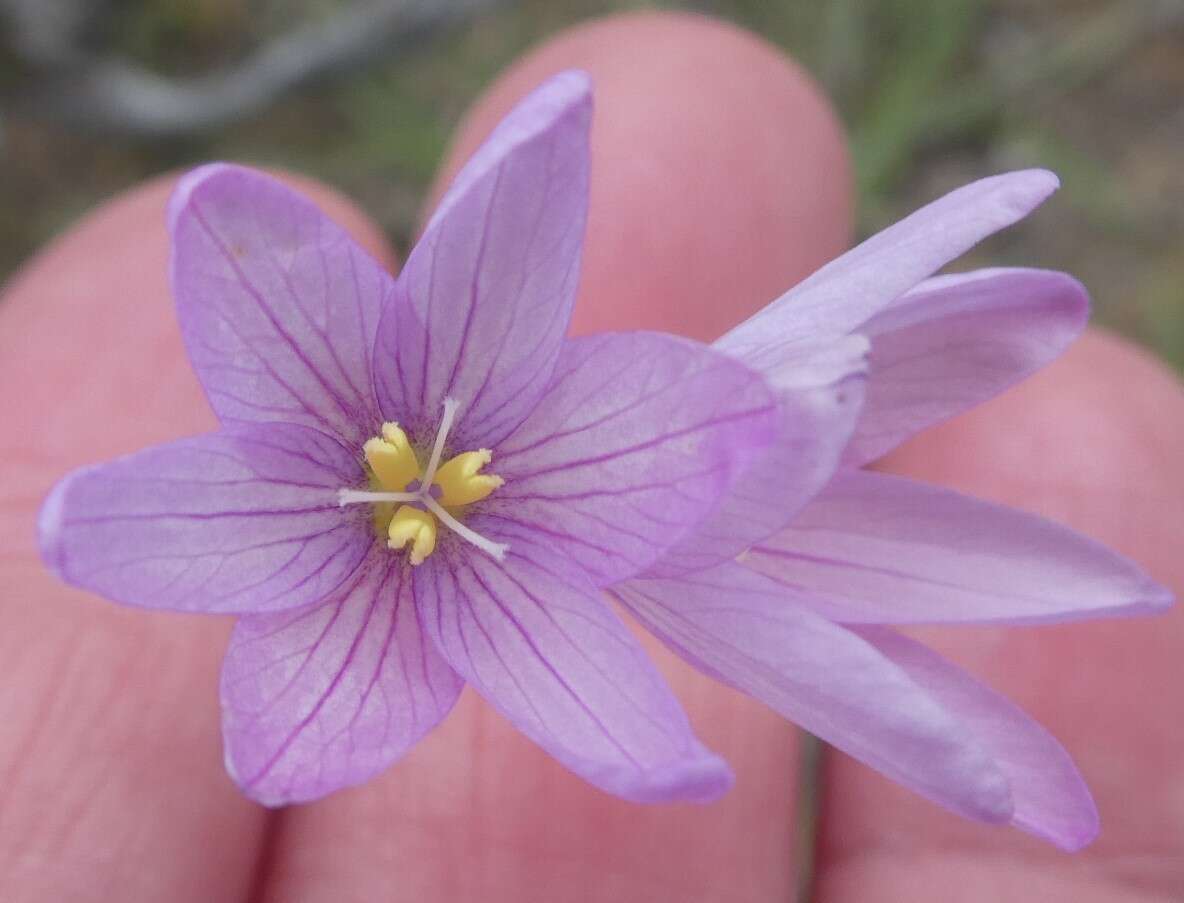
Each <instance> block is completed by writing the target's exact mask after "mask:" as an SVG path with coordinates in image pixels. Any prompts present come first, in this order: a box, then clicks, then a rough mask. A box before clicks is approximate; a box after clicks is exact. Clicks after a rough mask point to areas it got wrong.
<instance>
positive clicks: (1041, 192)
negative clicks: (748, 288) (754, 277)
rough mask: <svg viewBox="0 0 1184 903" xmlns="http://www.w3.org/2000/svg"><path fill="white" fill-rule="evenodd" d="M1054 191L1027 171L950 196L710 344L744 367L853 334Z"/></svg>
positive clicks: (1044, 176) (1046, 175)
mask: <svg viewBox="0 0 1184 903" xmlns="http://www.w3.org/2000/svg"><path fill="white" fill-rule="evenodd" d="M1058 184H1059V183H1058V182H1057V177H1056V176H1054V175H1053V174H1052V173H1050V172H1046V171H1044V170H1037V169H1032V170H1024V171H1021V172H1010V173H1005V174H1003V175H999V176H993V177H991V178H988V179H981V180H979V181H977V182H972V183H971V184H969V185H965V186H963V187H962V188H958V189H957V190H955V191H951V192H950V193H949V194H947V195H945V196H944V197H942V198H939V199H938V200H936V201H934V202H933V203H931V204H927V205H926V206H924V207H922V208H921V209H920V210H918V211H916V212H915V213H913V214H911V215H910V216H907V217H905V218H904V219H902V220H901V221H900V222H898V223H894V224H893V225H891V226H889V227H888V228H887V229H885V230H884V231H882V232H880V233H878V234H876V235H873V236H872V237H871V238H869V239H868V240H867V241H865V242H863V244H861V245H859V246H857V247H855V248H852V249H851V250H850V251H848V252H847V253H846V254H844V255H843V256H841V257H838V258H836V259H835V260H833V261H831V262H830V263H828V264H827V265H826V266H824V267H822V269H820V270H818V271H817V272H815V273H814V274H813V275H811V276H810V277H808V278H807V279H806V280H805V281H803V282H801V283H799V284H798V285H796V286H795V287H794V288H792V289H790V290H789V291H788V292H786V293H785V294H784V295H782V296H781V297H780V298H778V299H777V300H776V301H774V302H773V303H772V304H770V305H769V306H768V307H766V308H765V309H764V310H762V311H760V312H759V313H757V314H755V315H754V316H752V317H750V318H749V319H748V320H746V321H745V322H743V323H741V324H740V325H739V326H737V327H736V328H735V329H733V330H732V331H731V332H729V333H728V334H727V335H725V336H724V337H723V338H721V339H720V340H719V341H718V342H717V343H716V344H717V346H718V347H720V348H722V349H723V350H725V351H728V352H729V353H731V354H735V355H737V356H739V357H740V358H741V359H742V360H744V359H747V358H748V356H750V355H752V354H767V353H769V352H770V351H773V350H776V349H778V348H784V349H787V350H788V349H790V348H792V347H793V346H795V345H797V344H798V343H800V342H802V341H808V340H811V339H815V338H817V337H820V336H828V335H845V334H847V333H849V332H854V331H857V330H858V329H859V328H860V327H861V326H862V325H863V324H864V323H866V322H867V321H868V320H869V319H871V318H872V317H873V316H874V315H875V314H876V313H878V312H879V311H881V310H883V309H884V308H885V307H887V306H888V304H889V303H890V302H892V301H894V300H895V299H896V298H898V297H900V296H901V295H903V294H904V293H905V292H907V291H908V290H909V289H911V288H913V286H915V285H916V284H917V283H919V282H920V281H921V280H922V279H925V278H926V277H928V276H931V275H933V274H934V273H935V272H937V271H938V270H939V269H941V268H942V267H943V266H945V265H946V264H947V263H949V262H950V261H952V260H954V259H955V258H957V257H960V256H961V255H962V254H964V253H965V252H966V251H968V250H969V249H970V248H972V247H974V246H975V245H976V244H978V243H979V242H980V241H982V240H983V239H984V238H986V237H987V236H988V235H991V234H993V233H995V232H998V231H999V230H1000V229H1004V228H1006V227H1007V226H1010V225H1011V224H1013V223H1015V222H1017V221H1019V220H1021V219H1023V218H1024V217H1025V216H1027V215H1028V214H1029V213H1031V212H1032V211H1033V210H1034V209H1035V208H1036V207H1037V206H1039V205H1040V204H1041V203H1042V202H1043V201H1044V200H1045V199H1046V198H1047V197H1048V196H1049V195H1050V194H1052V193H1053V191H1055V190H1056V188H1057V185H1058Z"/></svg>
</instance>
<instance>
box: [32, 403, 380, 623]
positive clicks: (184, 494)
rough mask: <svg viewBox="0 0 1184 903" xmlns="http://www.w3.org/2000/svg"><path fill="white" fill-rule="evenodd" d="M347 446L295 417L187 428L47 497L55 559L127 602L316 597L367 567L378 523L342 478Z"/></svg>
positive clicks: (224, 606)
mask: <svg viewBox="0 0 1184 903" xmlns="http://www.w3.org/2000/svg"><path fill="white" fill-rule="evenodd" d="M362 479H363V476H362V468H361V466H360V464H359V463H358V461H357V460H356V459H355V457H354V455H353V454H352V453H351V452H348V451H346V450H345V449H344V448H342V446H341V445H339V444H338V443H337V442H335V441H333V440H331V439H329V438H328V437H327V436H325V435H324V434H323V433H320V432H317V431H316V430H312V429H309V428H307V427H302V426H294V425H291V424H267V425H258V426H255V427H250V428H246V427H238V428H234V429H230V430H227V431H225V432H222V433H214V434H212V435H208V436H199V437H197V438H194V439H182V440H180V441H177V442H172V443H169V444H167V445H161V446H157V447H156V448H150V449H146V450H144V451H141V452H137V453H136V454H133V455H127V456H126V457H123V458H119V459H117V460H115V461H112V462H111V463H109V464H102V465H98V466H95V467H87V468H83V469H82V470H77V471H75V472H74V473H72V474H70V475H69V476H67V477H66V478H65V479H64V480H62V482H60V483H59V484H58V485H57V486H56V487H55V488H54V490H53V492H52V493H51V494H50V496H49V498H48V499H46V501H45V504H44V506H43V507H42V509H41V516H40V520H39V529H40V534H41V549H42V555H43V557H44V559H45V561H46V562H47V563H48V564H49V566H50V567H51V568H53V570H54V571H55V572H56V573H57V574H58V576H60V577H61V578H62V579H63V580H65V581H67V582H68V583H72V584H74V585H75V586H79V587H82V588H83V589H88V590H91V591H92V592H96V593H99V594H101V595H104V596H106V597H108V598H109V599H113V600H114V601H116V602H123V603H125V604H128V605H138V606H143V607H146V608H167V609H174V610H177V611H207V612H254V611H274V610H277V609H282V608H295V607H298V606H302V605H308V604H310V603H313V602H317V601H319V600H320V599H322V598H324V597H325V596H326V595H327V594H329V593H330V592H332V591H333V590H335V589H336V588H337V587H338V586H339V585H340V584H341V583H342V581H344V580H346V579H347V578H348V577H349V576H350V574H352V573H353V572H354V570H355V569H356V568H357V566H358V563H359V562H360V561H361V560H362V558H363V557H364V556H365V554H366V550H367V549H368V548H369V547H370V546H372V545H373V543H374V534H373V531H372V530H371V529H370V527H369V524H368V523H366V522H365V519H364V518H363V519H361V520H360V519H359V517H358V512H356V511H343V510H342V509H341V508H339V507H338V505H337V490H338V489H340V488H341V487H343V486H352V485H356V484H357V483H358V482H359V481H360V480H362Z"/></svg>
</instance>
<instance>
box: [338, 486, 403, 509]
mask: <svg viewBox="0 0 1184 903" xmlns="http://www.w3.org/2000/svg"><path fill="white" fill-rule="evenodd" d="M418 501H419V493H418V492H368V491H366V490H364V489H338V490H337V504H338V505H340V506H341V507H342V508H344V507H345V506H346V505H361V504H363V503H366V502H370V503H373V502H418Z"/></svg>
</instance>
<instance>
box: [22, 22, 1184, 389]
mask: <svg viewBox="0 0 1184 903" xmlns="http://www.w3.org/2000/svg"><path fill="white" fill-rule="evenodd" d="M37 2H38V0H16V2H14V3H10V4H9V6H10V7H11V8H12V9H17V8H18V7H20V6H21V3H23V4H24V6H25V9H24V12H23V13H22V14H23V15H24V16H25V19H23V20H22V19H21V18H20V16H19V15H13V16H10V18H9V19H8V21H7V32H6V35H5V39H4V41H3V46H2V49H0V115H2V116H3V120H2V128H3V136H2V144H0V157H2V160H0V164H2V168H0V278H3V277H5V276H7V275H8V274H9V273H10V272H11V271H12V270H13V269H14V268H15V267H16V266H17V265H19V263H20V262H21V261H22V260H23V259H25V258H26V257H27V256H28V255H29V254H30V253H31V252H32V251H33V250H34V249H35V248H36V247H37V246H38V244H40V243H41V242H43V241H44V240H45V239H46V238H47V237H49V236H51V235H52V234H54V233H55V232H57V231H58V230H60V229H62V228H63V227H64V226H65V225H67V224H68V223H69V222H70V221H71V220H72V219H74V218H75V217H77V216H79V215H80V214H81V213H83V212H84V211H85V210H86V209H87V208H89V207H91V206H93V205H94V204H96V203H97V202H99V201H100V200H101V199H103V198H105V197H107V196H109V195H110V194H112V193H113V192H115V191H117V190H119V189H121V188H123V187H125V186H127V185H130V184H132V183H134V182H136V181H138V180H140V179H142V178H145V177H146V176H149V175H152V174H154V173H157V172H159V171H161V170H165V169H168V168H172V167H177V166H182V165H185V164H188V163H191V162H195V161H199V160H206V159H210V158H233V159H239V160H244V161H249V162H254V163H257V164H267V165H277V166H283V167H288V168H292V169H296V170H300V171H303V172H306V173H309V174H311V175H314V176H316V177H318V178H320V179H323V180H324V181H326V182H329V183H331V184H333V185H335V186H337V187H339V188H340V189H341V190H343V191H344V192H346V193H348V194H350V195H352V196H353V197H355V198H357V199H359V200H360V201H361V202H362V204H363V205H364V206H365V207H366V209H367V210H369V212H370V213H371V214H372V215H373V216H375V217H376V218H377V219H378V220H379V221H380V222H381V223H382V224H383V226H384V227H385V228H386V229H387V230H388V232H389V233H390V234H391V235H392V237H393V238H394V240H395V241H396V242H397V243H398V244H399V245H400V246H402V247H406V245H407V242H408V239H409V237H410V236H411V233H412V231H413V229H414V224H415V219H416V211H417V205H418V204H419V203H420V201H421V199H422V197H423V194H424V191H425V188H426V186H427V184H428V182H429V180H430V178H431V176H432V173H433V170H434V168H435V166H436V164H437V162H438V161H439V160H440V158H441V155H442V152H443V150H444V147H445V145H446V142H447V139H448V135H449V132H450V130H451V128H452V127H453V125H454V124H455V122H456V121H457V119H458V118H459V116H460V115H461V113H462V111H463V110H464V109H465V107H466V105H467V104H468V103H469V102H470V100H471V99H472V98H473V97H474V96H475V95H476V94H477V92H478V91H479V90H480V89H481V88H482V86H483V85H485V84H486V83H487V82H488V81H489V80H490V79H491V78H492V77H493V76H494V75H495V74H496V73H497V72H498V71H499V70H500V69H501V68H502V67H503V66H505V65H506V64H507V63H508V62H509V61H511V60H512V59H513V58H514V57H515V56H517V55H518V54H519V53H521V52H522V51H523V50H524V49H525V48H527V47H529V46H530V45H532V44H534V43H536V42H538V41H540V40H542V39H544V38H545V37H547V36H548V35H550V34H552V33H554V32H555V31H557V30H559V29H561V28H563V27H564V26H566V25H569V24H571V23H574V22H578V21H580V20H583V19H587V18H590V17H595V16H600V15H604V14H606V13H609V12H613V11H620V10H628V9H638V8H654V7H662V8H681V9H692V10H697V11H701V12H706V13H710V14H713V15H717V16H720V17H723V18H726V19H730V20H732V21H734V22H737V23H739V24H741V25H743V26H745V27H747V28H749V29H751V30H753V31H755V32H757V33H758V34H760V35H763V36H764V37H765V38H766V39H767V40H769V41H771V42H773V43H774V44H777V45H779V46H781V47H783V48H785V50H786V51H787V52H789V53H791V54H792V55H794V56H795V57H796V58H797V59H798V60H799V61H800V62H801V63H802V64H803V65H804V66H805V67H806V68H807V69H809V70H810V71H811V72H812V73H813V74H814V76H815V77H816V78H817V79H818V80H819V81H820V82H821V83H822V85H823V86H824V87H825V88H826V90H827V91H828V92H829V94H830V96H831V97H832V98H833V99H834V101H835V103H836V105H837V106H838V109H839V111H840V114H841V116H842V118H843V120H844V122H845V124H846V126H847V129H848V131H849V133H850V135H851V140H852V144H853V150H854V157H855V161H856V166H857V174H858V184H859V192H860V196H859V205H860V206H859V216H860V219H859V227H860V233H861V235H865V234H867V233H869V232H871V231H874V230H875V229H877V228H879V227H881V226H883V225H885V224H887V223H888V222H890V221H891V220H893V219H896V218H898V217H899V216H901V215H903V214H904V213H906V212H908V211H909V210H911V209H913V208H915V207H917V206H919V205H920V204H922V203H924V202H925V201H927V200H930V199H932V198H933V197H935V196H937V195H938V194H940V193H942V192H943V191H945V190H948V189H949V188H952V187H954V186H956V185H958V184H961V183H963V182H966V181H970V180H972V179H975V178H978V177H980V176H983V175H987V174H990V173H994V172H998V171H1001V170H1004V169H1011V168H1019V167H1025V166H1036V165H1038V166H1046V167H1049V168H1052V169H1054V170H1056V171H1057V172H1058V173H1059V174H1060V175H1061V177H1062V180H1063V182H1064V185H1065V187H1064V189H1063V191H1062V192H1061V193H1060V195H1058V197H1057V199H1056V201H1055V203H1053V204H1051V205H1049V206H1048V207H1047V208H1046V209H1044V210H1043V211H1042V212H1041V213H1040V215H1039V216H1038V217H1036V218H1035V219H1034V220H1033V221H1031V222H1029V223H1025V224H1023V225H1022V226H1020V227H1018V228H1017V229H1014V230H1012V231H1011V232H1009V233H1008V234H1006V235H1005V236H1001V237H999V238H996V239H993V240H991V241H990V242H988V243H987V244H986V245H985V246H984V247H983V248H981V249H979V250H976V251H975V252H974V253H973V254H972V255H971V256H970V257H968V258H967V259H965V260H964V261H963V262H962V263H961V264H959V267H960V268H961V267H963V266H965V267H969V266H982V265H989V264H992V263H1003V262H1006V263H1009V264H1020V263H1023V264H1030V265H1034V266H1044V267H1052V268H1057V269H1065V270H1069V271H1071V272H1073V273H1074V274H1075V275H1077V276H1078V277H1079V278H1080V279H1082V280H1083V281H1084V282H1085V283H1086V284H1087V286H1089V288H1090V290H1091V292H1092V294H1093V297H1094V300H1095V305H1096V317H1097V319H1098V320H1100V321H1102V322H1105V323H1106V324H1108V325H1110V326H1112V327H1114V328H1116V329H1118V330H1120V331H1122V332H1124V333H1126V334H1128V335H1131V336H1133V337H1135V338H1136V339H1138V340H1139V341H1141V342H1143V343H1145V344H1146V345H1148V346H1150V347H1151V348H1152V349H1154V350H1155V351H1156V352H1157V353H1158V354H1160V355H1161V356H1162V357H1164V358H1166V359H1167V360H1169V361H1171V362H1172V363H1173V364H1174V365H1176V366H1177V367H1184V0H1112V2H1091V0H867V2H857V0H831V2H815V0H719V2H698V3H686V2H684V3H638V2H607V0H521V2H516V3H513V2H503V3H497V2H494V0H489V2H485V3H480V2H476V3H473V4H472V5H473V6H478V7H482V8H481V9H478V10H477V11H475V12H473V13H466V14H465V15H464V16H460V17H458V19H457V20H455V21H450V22H448V23H447V24H445V25H441V26H439V27H433V28H428V29H425V30H424V32H423V33H417V34H416V35H415V36H414V38H413V39H412V40H404V41H402V42H398V43H397V44H394V45H393V46H395V47H396V49H395V50H393V51H389V52H385V53H380V54H377V55H376V56H374V57H373V58H372V59H370V60H369V61H368V62H364V63H363V62H360V61H355V64H354V65H353V66H352V67H351V68H349V69H348V71H345V72H338V73H335V74H334V76H333V77H332V78H317V79H313V80H312V81H310V82H309V83H306V84H301V85H299V86H297V87H295V88H293V89H292V90H289V91H285V92H283V93H282V94H281V95H280V96H279V97H278V98H276V99H274V100H272V101H269V102H268V103H266V104H264V105H263V106H262V107H260V108H259V109H257V110H252V111H251V112H250V114H249V115H246V116H243V117H241V118H239V119H237V120H235V121H229V120H227V119H226V118H225V117H223V119H222V120H221V121H214V122H212V123H211V124H209V125H205V126H203V127H201V128H198V129H182V130H175V131H176V133H174V134H164V135H159V134H158V135H146V134H145V132H146V131H151V130H150V129H149V130H146V129H145V128H143V127H142V126H137V127H133V126H128V125H126V124H125V125H122V126H121V125H120V124H118V123H117V122H106V123H101V122H100V123H98V127H96V124H95V123H94V122H91V123H89V125H85V124H84V123H82V122H81V121H80V119H84V118H85V117H79V116H78V115H74V116H71V115H70V114H69V112H68V111H67V112H66V113H62V112H60V111H58V110H57V109H56V107H55V106H54V103H53V102H51V100H52V99H53V98H55V97H56V98H58V100H60V99H61V98H62V97H63V96H65V97H67V99H68V98H69V96H70V93H71V91H72V90H74V89H72V87H71V84H72V83H71V79H72V78H73V79H78V78H80V77H85V78H89V77H90V76H88V75H86V74H85V73H86V72H87V71H88V70H87V69H86V65H84V64H91V63H93V61H94V60H101V59H117V60H120V61H123V62H124V63H126V64H128V65H134V66H139V67H143V68H144V69H146V70H150V71H151V72H153V73H157V74H161V75H165V76H168V77H171V78H176V79H185V80H190V79H193V78H195V77H196V78H199V79H200V78H202V77H205V76H208V74H209V73H211V72H214V73H216V72H218V71H220V70H222V69H224V68H225V67H228V66H230V67H232V66H235V65H237V64H238V63H239V62H241V61H242V60H244V59H248V58H249V57H250V56H251V54H252V53H254V52H257V51H258V50H259V49H260V48H264V47H266V46H268V43H269V42H270V41H272V40H273V39H275V38H276V37H277V36H279V35H282V34H284V33H286V32H287V31H289V30H290V29H291V28H293V27H294V26H295V25H298V24H301V23H312V24H314V25H315V24H317V23H322V24H323V23H327V22H330V21H331V20H332V19H333V17H335V16H338V17H339V16H341V15H342V13H343V11H346V10H348V9H349V8H350V3H349V2H347V0H288V2H277V0H272V2H267V0H156V2H149V0H139V2H133V0H122V2H108V3H102V4H100V6H101V15H96V14H94V12H93V11H92V13H91V14H90V15H88V16H82V17H81V18H80V19H78V21H76V22H73V23H72V24H71V25H70V28H71V29H72V30H68V31H62V29H63V28H64V26H62V25H61V23H60V22H59V23H57V25H56V26H55V27H58V28H59V31H61V32H62V33H68V35H69V38H70V41H71V42H73V43H72V45H71V49H70V51H69V52H68V53H62V52H61V51H60V49H59V50H58V51H54V50H53V48H51V49H50V50H49V51H44V52H42V51H39V50H38V49H37V46H36V45H35V41H34V44H32V45H31V44H29V34H30V33H29V32H28V29H27V26H28V25H29V22H30V21H31V19H30V18H29V17H30V16H33V18H36V15H38V14H40V13H31V12H30V11H31V10H35V9H39V10H41V11H42V12H44V11H45V10H47V9H49V8H50V7H60V8H61V9H65V10H66V11H67V12H69V9H70V8H71V7H76V6H77V5H78V4H71V3H68V2H67V0H40V2H42V3H43V4H45V5H44V6H41V7H35V6H34V5H33V4H36V3H37ZM462 5H463V4H462ZM420 6H421V7H422V6H423V4H422V3H421V4H420ZM75 11H76V10H75ZM0 12H3V10H2V9H0ZM22 27H23V28H25V31H23V32H22V31H21V30H20V29H21V28H22ZM59 37H60V35H59ZM34 38H36V35H34ZM22 43H23V46H22ZM43 43H44V42H43ZM55 53H56V56H55ZM80 73H82V74H81V75H80ZM75 84H77V82H75ZM83 106H85V104H84V105H83ZM75 112H77V111H75ZM83 112H84V113H85V112H86V111H85V110H84V111H83Z"/></svg>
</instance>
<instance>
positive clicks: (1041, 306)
mask: <svg viewBox="0 0 1184 903" xmlns="http://www.w3.org/2000/svg"><path fill="white" fill-rule="evenodd" d="M1088 316H1089V298H1088V296H1087V295H1086V293H1085V289H1084V288H1082V287H1081V284H1080V283H1079V282H1077V280H1076V279H1073V278H1072V277H1071V276H1067V275H1065V274H1064V273H1053V272H1049V271H1046V270H1020V269H1015V270H978V271H976V272H973V273H966V274H959V275H954V276H938V277H935V278H933V279H929V280H926V281H925V282H922V283H921V284H920V285H918V286H917V287H916V288H914V289H913V290H912V291H910V292H908V293H906V294H905V295H903V296H901V297H900V298H898V299H897V300H896V301H894V302H892V304H890V305H889V306H888V307H887V308H886V309H884V310H883V311H881V312H880V313H878V314H876V316H874V317H872V318H871V319H870V320H868V321H867V322H866V323H865V324H864V325H863V326H862V327H861V329H860V332H861V333H862V334H863V335H867V336H870V337H871V339H872V353H871V373H870V375H869V379H868V388H867V399H866V401H865V403H864V410H863V414H862V416H861V417H860V420H859V425H858V427H857V428H856V430H855V436H854V438H853V439H852V440H851V445H850V446H849V447H848V449H847V452H846V454H845V455H844V461H845V463H846V464H849V465H851V466H854V467H858V466H859V465H861V464H865V463H867V462H868V461H871V460H874V459H875V458H878V457H880V456H881V455H883V454H884V453H886V452H888V451H890V450H891V449H893V448H895V447H896V446H897V445H899V444H900V443H901V442H903V441H904V440H905V439H907V438H909V437H910V436H912V435H913V434H915V433H918V432H920V431H921V430H923V429H925V428H926V427H929V426H932V425H934V424H936V423H940V422H941V421H943V420H946V419H948V418H950V417H952V416H954V415H955V414H958V413H961V412H962V411H964V410H967V409H968V408H972V407H974V406H975V405H977V404H979V403H980V402H983V401H986V400H987V399H988V398H992V397H993V396H995V395H998V394H999V393H1000V392H1002V391H1003V390H1004V389H1007V388H1010V387H1011V386H1013V385H1015V384H1016V383H1018V382H1019V381H1021V380H1023V379H1026V378H1027V377H1029V376H1031V375H1032V374H1033V373H1035V372H1036V371H1037V370H1040V369H1041V368H1043V367H1045V366H1047V365H1048V364H1049V363H1051V362H1052V361H1053V360H1054V359H1055V358H1057V357H1059V356H1060V354H1061V353H1062V352H1063V351H1064V350H1065V349H1066V348H1067V347H1068V346H1069V344H1070V343H1071V342H1073V340H1074V339H1076V338H1077V337H1078V336H1079V335H1080V334H1081V331H1082V329H1084V328H1085V322H1086V319H1087V317H1088Z"/></svg>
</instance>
